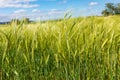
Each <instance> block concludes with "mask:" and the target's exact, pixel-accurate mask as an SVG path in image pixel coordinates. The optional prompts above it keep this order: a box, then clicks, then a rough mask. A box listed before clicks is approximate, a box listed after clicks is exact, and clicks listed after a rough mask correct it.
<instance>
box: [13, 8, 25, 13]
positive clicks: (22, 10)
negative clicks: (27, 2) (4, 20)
mask: <svg viewBox="0 0 120 80" xmlns="http://www.w3.org/2000/svg"><path fill="white" fill-rule="evenodd" d="M25 12H27V11H26V10H24V9H20V10H16V11H14V13H15V14H20V13H25Z"/></svg>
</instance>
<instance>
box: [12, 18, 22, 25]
mask: <svg viewBox="0 0 120 80" xmlns="http://www.w3.org/2000/svg"><path fill="white" fill-rule="evenodd" d="M10 23H11V24H12V23H14V24H20V21H19V20H18V19H12V20H11V21H10Z"/></svg>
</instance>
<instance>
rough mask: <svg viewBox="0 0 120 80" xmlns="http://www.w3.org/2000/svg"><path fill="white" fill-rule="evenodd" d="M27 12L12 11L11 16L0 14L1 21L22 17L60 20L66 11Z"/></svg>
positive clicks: (35, 10)
mask: <svg viewBox="0 0 120 80" xmlns="http://www.w3.org/2000/svg"><path fill="white" fill-rule="evenodd" d="M27 11H28V10H25V9H19V10H16V11H14V12H13V13H12V14H4V15H3V14H0V22H1V21H10V20H11V19H22V18H24V17H27V18H30V20H49V19H58V18H62V17H63V16H64V15H65V12H66V10H58V9H51V10H39V9H33V10H31V12H29V13H28V12H27Z"/></svg>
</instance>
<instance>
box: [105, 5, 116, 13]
mask: <svg viewBox="0 0 120 80" xmlns="http://www.w3.org/2000/svg"><path fill="white" fill-rule="evenodd" d="M106 9H107V11H108V12H109V14H111V15H113V14H114V10H115V6H114V4H113V3H107V4H106Z"/></svg>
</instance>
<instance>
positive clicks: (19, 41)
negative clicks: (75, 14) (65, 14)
mask: <svg viewBox="0 0 120 80" xmlns="http://www.w3.org/2000/svg"><path fill="white" fill-rule="evenodd" d="M119 18H120V17H119V16H111V17H88V18H76V19H71V18H70V19H64V20H61V21H56V22H46V23H41V22H37V23H35V24H28V25H26V24H25V25H24V24H22V25H15V24H12V25H8V27H6V28H4V27H2V28H0V61H1V62H0V64H1V65H0V76H1V77H2V79H3V80H119V79H120V19H119Z"/></svg>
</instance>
